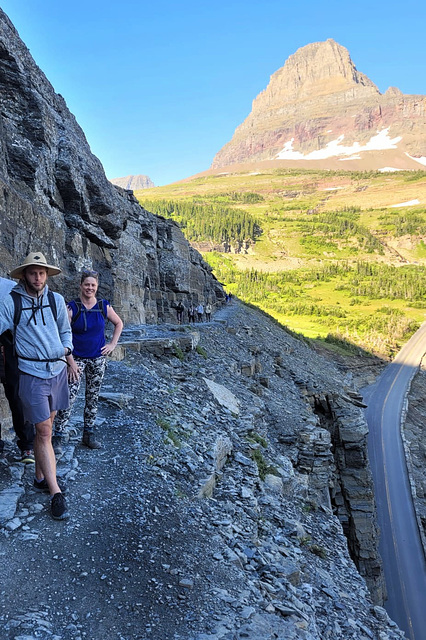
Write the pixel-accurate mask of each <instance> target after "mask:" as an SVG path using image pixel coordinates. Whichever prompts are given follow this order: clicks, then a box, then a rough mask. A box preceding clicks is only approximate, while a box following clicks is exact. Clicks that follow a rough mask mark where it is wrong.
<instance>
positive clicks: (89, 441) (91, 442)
mask: <svg viewBox="0 0 426 640" xmlns="http://www.w3.org/2000/svg"><path fill="white" fill-rule="evenodd" d="M81 442H82V444H84V446H85V447H89V449H102V445H101V443H100V442H99V440H96V438H95V434H94V433H89V432H88V431H83V439H82V441H81Z"/></svg>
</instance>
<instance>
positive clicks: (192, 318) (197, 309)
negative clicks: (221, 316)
mask: <svg viewBox="0 0 426 640" xmlns="http://www.w3.org/2000/svg"><path fill="white" fill-rule="evenodd" d="M185 311H186V313H187V315H188V323H189V324H191V323H195V322H196V321H197V322H203V320H204V316H205V319H206V322H210V320H211V318H212V305H211V303H210V302H207V304H206V307H205V308H204V305H203V303H202V302H199V303H198V304H197V305H194V304H193V303H192V302H191V303H190V304H189V306H188V308H187V309H185V305H184V304H183V301H182V300H179V302H178V303H177V305H176V316H177V321H178V324H182V323H183V322H185Z"/></svg>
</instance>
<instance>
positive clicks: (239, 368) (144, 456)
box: [0, 301, 404, 640]
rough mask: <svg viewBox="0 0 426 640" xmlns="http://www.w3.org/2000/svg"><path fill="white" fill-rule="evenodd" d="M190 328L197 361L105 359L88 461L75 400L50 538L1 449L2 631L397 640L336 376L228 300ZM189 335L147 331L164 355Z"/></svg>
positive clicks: (354, 422) (24, 478)
mask: <svg viewBox="0 0 426 640" xmlns="http://www.w3.org/2000/svg"><path fill="white" fill-rule="evenodd" d="M196 328H197V331H199V338H200V339H199V343H198V347H199V348H198V350H197V348H194V349H192V350H187V351H183V350H182V351H180V350H178V351H176V349H173V348H171V350H169V346H168V347H167V349H166V350H165V351H164V350H163V351H162V352H161V353H159V354H154V353H152V351H151V346H152V345H151V343H150V344H149V345H148V348H147V350H146V351H145V350H144V344H143V339H142V340H141V341H140V342H138V347H137V348H136V347H135V345H132V343H131V341H127V344H126V347H125V348H123V349H122V350H121V354H117V356H116V357H117V358H122V359H116V360H112V361H111V362H110V363H109V367H108V371H107V376H106V379H105V383H104V386H103V398H104V399H103V400H102V401H101V405H100V413H99V418H98V432H99V435H100V437H101V439H102V440H103V442H104V445H105V446H104V449H103V450H101V451H100V452H95V453H93V452H90V451H88V450H85V449H84V448H82V447H81V446H79V443H78V441H79V437H80V436H79V433H80V429H81V402H82V399H81V398H80V399H79V401H78V406H77V407H76V410H75V412H74V414H73V423H72V425H71V428H70V432H69V435H70V439H69V442H68V443H67V444H66V445H65V447H64V455H63V456H62V458H61V459H60V460H59V463H58V475H60V477H62V478H63V479H66V480H67V482H68V486H69V492H68V494H67V495H68V501H69V504H70V509H71V513H72V517H71V519H70V520H69V521H68V522H67V523H66V524H64V526H63V527H62V526H60V527H58V523H56V522H54V521H51V520H50V518H49V516H48V514H47V512H46V504H47V503H46V501H48V497H47V496H43V495H39V494H38V493H36V492H35V491H34V490H33V489H32V486H31V482H32V479H31V473H32V471H31V469H29V466H28V465H27V466H25V467H24V465H21V464H20V463H16V462H14V461H13V444H12V443H11V442H9V443H8V444H7V454H6V458H4V459H3V460H2V464H1V465H0V490H1V491H0V513H1V514H2V515H1V527H2V528H1V529H0V536H1V537H2V538H3V541H2V542H4V546H3V548H5V549H6V550H5V551H4V554H7V557H3V568H5V569H6V577H5V581H4V586H3V600H4V599H5V598H6V601H5V602H4V603H3V605H0V626H1V627H2V628H3V629H4V636H2V638H3V637H4V640H19V639H20V640H23V639H24V638H26V639H27V640H35V639H36V638H46V639H47V638H48V639H49V640H51V639H53V640H83V639H84V640H89V639H90V640H93V639H96V640H97V639H98V638H99V639H101V638H104V637H108V638H111V639H117V640H165V639H167V640H239V639H243V638H245V639H249V640H272V639H281V640H284V639H285V640H288V639H296V638H297V639H300V638H302V639H304V640H325V639H327V638H329V639H330V640H337V639H339V638H341V639H342V640H350V639H352V638H353V639H354V640H355V639H356V640H369V639H371V638H373V639H375V640H394V639H396V638H403V637H404V636H403V633H402V632H401V631H400V630H399V629H398V628H397V627H396V625H395V624H394V623H393V622H392V621H391V620H389V618H388V616H387V613H386V611H385V610H384V609H383V608H382V606H379V600H378V595H379V594H381V593H382V592H383V591H382V589H383V588H382V585H381V578H380V559H379V558H378V556H377V549H376V548H375V544H376V542H377V540H376V535H377V532H376V529H375V515H374V510H373V509H372V504H373V505H374V501H372V497H371V495H370V493H369V492H370V491H371V487H370V488H369V482H370V480H369V476H368V471H367V470H366V469H365V468H364V465H365V464H366V457H365V449H364V446H365V428H364V425H363V423H362V419H361V414H360V411H361V410H360V408H359V407H356V406H355V405H353V404H351V403H348V402H347V401H346V400H341V399H340V400H339V395H338V392H337V391H336V390H337V389H342V393H343V392H344V393H345V395H346V396H347V397H350V396H349V395H348V392H349V391H351V392H353V393H356V389H355V388H353V387H351V386H350V385H346V383H345V384H344V385H342V380H343V379H346V377H348V370H347V369H344V368H343V366H339V367H336V366H333V365H332V364H330V363H329V362H327V361H326V360H325V359H324V358H323V357H321V356H320V355H318V354H316V353H315V352H314V351H313V350H312V349H311V348H310V347H309V346H308V345H306V344H304V343H303V342H301V341H299V340H296V339H295V338H294V337H293V336H291V335H290V334H289V333H287V332H286V331H284V330H283V329H282V328H281V327H279V326H278V325H277V324H276V323H274V322H273V321H272V320H271V319H270V318H269V317H267V316H264V315H263V314H262V313H260V312H258V311H255V310H253V309H250V308H248V307H245V306H243V305H241V304H240V303H238V302H237V301H235V302H233V303H232V304H231V305H228V306H226V307H224V308H223V309H222V310H219V311H217V313H216V314H215V316H214V321H213V322H212V323H208V324H207V323H205V324H204V323H203V324H199V325H198V326H197V327H196ZM191 330H192V328H191ZM187 331H189V327H183V328H182V327H179V328H177V327H171V326H164V327H155V328H154V327H151V328H150V329H149V331H148V333H149V332H152V333H154V332H156V333H157V337H158V338H160V337H161V335H162V334H163V335H164V341H165V343H166V344H167V345H169V338H170V335H169V334H170V333H172V334H173V333H175V334H176V335H177V338H176V339H178V337H179V335H180V334H182V335H183V336H184V335H185V333H186V332H187ZM123 343H126V339H125V337H124V338H123ZM201 347H202V348H201ZM247 367H248V368H247ZM349 377H350V376H349ZM348 379H349V378H348ZM212 382H213V383H214V384H213V385H212V384H211V383H212ZM343 387H345V389H343ZM225 391H226V393H225ZM226 397H228V398H229V400H230V402H231V404H230V405H229V406H226V404H225V403H224V401H223V400H224V398H226ZM237 407H238V409H239V412H236V411H235V409H236V408H237ZM339 443H340V444H339ZM333 449H334V453H333ZM340 458H341V459H340ZM349 520H350V521H351V522H352V521H353V524H349ZM345 534H346V535H345ZM348 545H349V548H351V549H352V551H351V553H352V558H351V555H350V553H349V550H348ZM356 552H357V553H358V555H357V553H356ZM19 554H21V556H22V557H23V558H26V569H27V570H24V571H23V572H22V575H21V574H20V572H19V570H18V571H17V573H15V575H12V570H13V568H14V567H16V566H19V563H18V559H19V558H17V556H19ZM31 554H35V555H34V556H32V555H31ZM31 558H33V560H34V562H33V561H32V560H31ZM355 562H356V563H357V565H358V569H357V567H356V565H355ZM17 563H18V564H17ZM59 568H60V570H59ZM373 569H374V570H376V571H377V573H376V578H377V580H376V581H375V582H374V581H373V580H372V575H371V572H372V571H373ZM58 571H59V573H58ZM359 571H362V572H364V577H363V576H361V575H360V573H359ZM9 573H10V574H11V575H10V576H9ZM33 574H34V576H35V577H34V578H33ZM61 575H63V576H64V580H65V579H66V582H63V581H62V578H61ZM40 576H42V578H41V577H40ZM65 577H66V578H65ZM36 580H37V582H36ZM366 580H368V583H369V585H370V590H371V593H370V592H369V589H368V587H367V582H366ZM26 581H29V583H32V581H33V583H34V584H43V593H44V594H47V595H45V597H43V598H40V599H37V598H36V597H32V595H31V593H32V592H31V591H29V590H28V589H27V587H26ZM10 584H15V586H16V587H17V588H18V587H19V588H20V589H21V591H23V593H24V594H25V597H23V598H22V599H20V598H18V599H17V600H14V599H13V598H12V599H11V594H10V591H8V585H10ZM18 593H19V589H18ZM37 603H38V604H39V606H36V605H37ZM41 603H43V606H41ZM30 607H32V608H30ZM107 628H108V632H106V631H105V629H107ZM106 633H107V635H105V634H106Z"/></svg>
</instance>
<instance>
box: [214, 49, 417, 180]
mask: <svg viewBox="0 0 426 640" xmlns="http://www.w3.org/2000/svg"><path fill="white" fill-rule="evenodd" d="M377 136H379V141H377V139H376V138H377ZM343 141H344V142H343ZM393 149H396V150H397V152H398V153H397V154H396V155H397V159H396V161H395V165H396V166H395V167H394V168H395V169H396V170H403V169H416V168H417V169H421V168H422V166H425V165H426V96H423V95H418V96H416V95H405V94H403V93H402V92H401V91H400V90H399V89H398V88H396V87H390V88H389V89H388V90H387V91H386V92H385V93H384V94H381V93H380V91H379V89H378V88H377V86H376V85H375V84H374V83H373V82H372V81H371V80H370V79H369V78H368V77H367V76H366V75H365V74H363V73H361V72H359V71H358V70H357V69H356V67H355V65H354V63H353V62H352V60H351V58H350V55H349V52H348V50H347V49H346V48H345V47H343V46H342V45H340V44H338V43H337V42H335V41H334V40H331V39H329V40H327V41H325V42H317V43H312V44H309V45H306V46H305V47H302V48H300V49H298V50H297V51H296V52H295V53H294V54H293V55H291V56H290V57H289V58H288V59H287V61H286V63H285V64H284V66H283V67H281V68H280V69H278V70H277V71H276V72H275V73H274V74H273V75H272V76H271V78H270V82H269V84H268V86H267V87H266V89H265V90H264V91H262V92H261V93H260V94H259V95H258V96H257V97H256V98H255V99H254V101H253V104H252V110H251V112H250V114H249V115H248V116H247V118H246V119H245V120H244V121H243V122H242V123H241V124H240V125H239V126H238V127H237V128H236V130H235V133H234V135H233V137H232V139H231V140H230V141H229V142H228V143H227V144H225V145H224V147H222V149H220V150H219V151H218V153H217V154H216V156H215V157H214V159H213V162H212V165H211V169H212V170H213V171H216V170H217V169H223V168H224V167H228V166H232V165H235V164H244V163H247V162H250V163H252V162H259V161H260V162H264V161H273V162H276V163H277V166H280V162H281V161H283V160H284V161H289V163H290V164H287V166H298V167H301V166H306V163H307V166H308V167H309V166H311V164H310V163H311V162H317V161H318V160H319V161H320V162H321V165H320V167H319V166H318V165H316V166H315V168H335V166H330V164H331V165H332V164H333V163H330V160H331V159H336V161H337V163H340V164H341V165H342V166H341V168H344V169H350V170H359V169H360V168H361V169H362V168H364V167H363V165H364V164H365V168H366V169H381V168H382V167H383V158H382V157H381V156H382V152H383V151H387V150H393ZM343 160H344V161H345V162H344V163H343V162H342V161H343ZM359 160H361V162H359ZM301 163H303V165H302V164H301ZM313 168H314V167H313Z"/></svg>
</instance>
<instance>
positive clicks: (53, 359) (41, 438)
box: [0, 252, 72, 520]
mask: <svg viewBox="0 0 426 640" xmlns="http://www.w3.org/2000/svg"><path fill="white" fill-rule="evenodd" d="M59 273H61V270H60V269H59V268H58V267H54V266H52V265H50V264H47V262H46V258H45V257H44V255H43V254H42V253H40V252H35V253H30V254H29V255H28V256H27V257H26V258H25V260H24V262H23V263H22V264H21V265H19V266H18V267H16V269H13V271H11V272H10V276H11V277H12V278H19V279H20V282H19V284H18V286H17V287H16V288H15V289H13V291H12V293H11V294H9V295H7V296H6V297H4V298H3V299H2V301H1V304H0V333H3V332H4V331H6V330H10V331H12V332H13V334H14V347H15V349H16V354H17V356H18V367H19V371H20V374H19V397H20V399H21V403H22V408H23V412H24V418H25V420H27V421H28V422H31V423H33V424H35V432H36V433H35V439H34V454H35V478H34V487H35V488H36V489H39V490H40V491H44V492H48V493H50V495H51V502H50V510H51V515H52V517H53V518H54V519H55V520H64V519H65V518H68V516H69V512H68V509H67V504H66V501H65V498H64V496H63V495H62V488H61V486H60V485H59V484H58V481H57V478H56V460H55V454H54V452H53V448H52V443H51V437H52V424H53V420H54V417H55V414H56V411H57V410H58V409H66V408H67V407H68V404H69V395H68V384H67V360H68V362H69V363H70V364H71V362H72V356H71V353H72V336H71V327H70V323H69V320H68V315H67V310H66V306H65V300H64V299H63V297H62V296H61V295H59V293H53V292H51V291H49V288H48V286H47V279H48V276H56V275H58V274H59ZM18 309H19V313H17V311H18ZM17 316H18V317H17ZM66 357H67V360H65V358H66Z"/></svg>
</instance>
